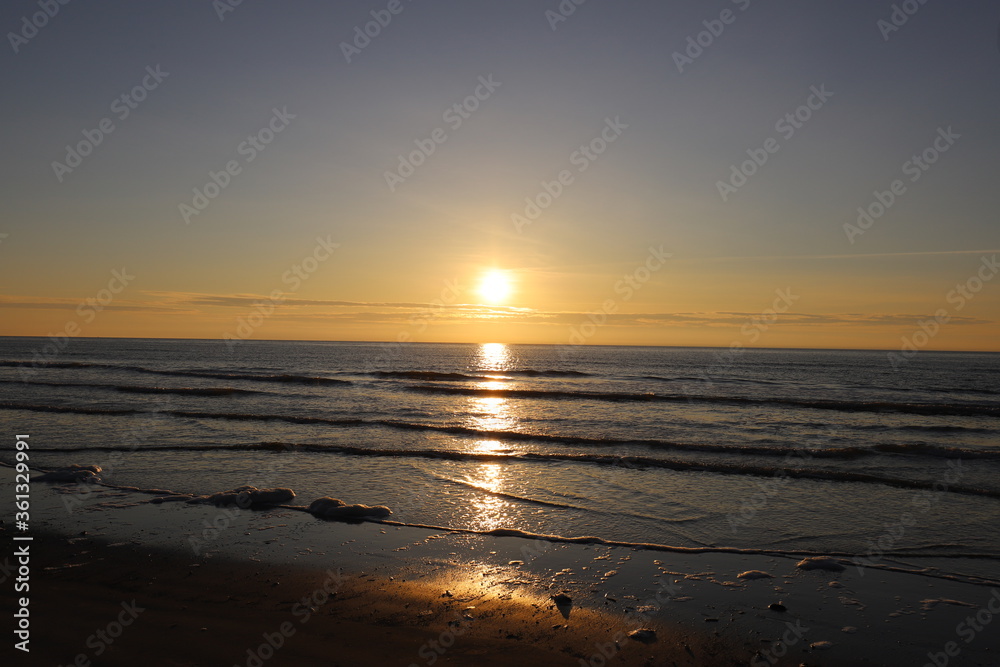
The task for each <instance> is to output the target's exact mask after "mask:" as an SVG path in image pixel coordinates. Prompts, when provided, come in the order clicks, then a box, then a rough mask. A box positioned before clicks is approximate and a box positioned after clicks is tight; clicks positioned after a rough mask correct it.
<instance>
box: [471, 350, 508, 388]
mask: <svg viewBox="0 0 1000 667" xmlns="http://www.w3.org/2000/svg"><path fill="white" fill-rule="evenodd" d="M513 362H514V359H513V356H512V355H511V353H510V350H509V349H508V348H507V346H506V345H504V344H503V343H483V344H482V345H480V346H479V350H478V356H477V358H476V367H477V370H481V371H501V372H502V371H507V370H511V368H512V366H513ZM486 388H487V389H500V387H499V386H489V387H486Z"/></svg>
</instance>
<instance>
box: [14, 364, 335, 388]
mask: <svg viewBox="0 0 1000 667" xmlns="http://www.w3.org/2000/svg"><path fill="white" fill-rule="evenodd" d="M0 366H6V367H23V368H28V369H32V368H104V369H110V370H117V371H130V372H133V373H150V374H153V375H170V376H176V377H197V378H209V379H213V380H237V381H239V380H246V381H250V382H280V383H285V384H311V385H346V384H352V383H351V381H350V380H340V379H336V378H330V377H318V376H313V375H295V374H288V373H278V374H261V373H232V372H227V371H220V370H181V369H159V368H147V367H145V366H128V365H122V364H102V363H94V362H87V361H54V362H48V363H45V364H31V363H27V362H18V361H0Z"/></svg>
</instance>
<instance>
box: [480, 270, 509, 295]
mask: <svg viewBox="0 0 1000 667" xmlns="http://www.w3.org/2000/svg"><path fill="white" fill-rule="evenodd" d="M510 292H511V285H510V277H509V276H508V275H507V273H506V272H505V271H499V270H497V269H494V270H492V271H489V272H488V273H486V274H485V275H484V276H483V279H482V282H480V283H479V296H481V297H482V298H483V301H485V302H486V303H489V304H498V303H503V302H504V301H506V300H507V297H508V296H510Z"/></svg>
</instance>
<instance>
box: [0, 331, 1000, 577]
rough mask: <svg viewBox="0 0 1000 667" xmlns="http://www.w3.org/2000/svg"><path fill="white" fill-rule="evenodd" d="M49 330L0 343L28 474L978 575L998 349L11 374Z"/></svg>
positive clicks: (220, 359) (410, 349) (473, 526)
mask: <svg viewBox="0 0 1000 667" xmlns="http://www.w3.org/2000/svg"><path fill="white" fill-rule="evenodd" d="M45 343H46V340H45V339H39V338H3V339H0V421H2V422H3V430H4V431H5V432H6V433H8V434H9V437H8V441H9V442H11V443H12V442H13V435H14V434H15V433H16V434H23V433H28V434H30V435H31V457H32V458H31V461H32V464H33V465H35V466H40V467H43V468H45V467H59V466H65V465H68V464H72V463H78V464H82V465H100V466H102V467H103V468H104V474H103V477H104V480H105V481H106V482H109V483H112V484H116V485H123V486H134V487H140V488H144V489H154V488H155V489H168V490H171V491H177V492H185V493H197V494H207V493H214V492H217V491H224V490H228V489H232V488H235V487H237V486H240V485H245V484H250V485H253V486H257V487H262V488H263V487H289V488H292V489H294V491H295V492H296V494H297V498H296V502H297V503H298V502H301V503H302V504H308V503H309V502H310V501H311V500H313V499H315V498H319V497H322V496H334V497H337V498H340V499H343V500H345V501H346V502H348V503H365V504H370V505H386V506H388V507H390V508H391V509H392V512H393V515H392V517H391V519H393V520H395V521H399V522H402V523H406V524H412V525H432V526H440V527H451V528H461V529H467V530H474V531H483V532H487V531H497V532H498V533H499V532H502V531H522V532H523V533H524V534H540V535H558V536H565V537H578V536H595V537H598V538H601V539H603V540H608V541H615V542H617V543H625V544H631V545H635V546H636V547H637V548H642V545H668V546H674V547H690V548H706V549H714V548H723V549H732V550H744V551H747V552H754V551H762V552H770V553H788V554H794V553H820V554H831V555H833V554H839V555H842V556H849V557H852V558H855V559H856V560H858V561H859V562H862V563H864V562H876V561H877V562H883V563H890V564H905V565H907V566H909V567H913V566H919V567H929V568H934V571H935V572H940V573H944V574H946V575H947V574H962V575H971V576H980V577H988V578H992V579H997V578H1000V566H998V560H1000V400H998V398H1000V381H998V380H1000V354H991V353H937V352H920V353H918V354H916V355H913V356H912V357H911V358H909V359H908V360H907V362H906V363H905V364H902V365H899V366H898V367H897V368H894V367H893V365H892V364H891V363H890V362H889V360H888V358H887V355H886V353H885V352H878V351H846V350H744V351H741V352H731V351H729V350H719V349H709V348H666V347H599V346H595V347H557V346H543V345H503V344H496V343H493V344H481V345H475V344H461V345H460V344H418V343H414V344H407V345H391V344H385V343H363V342H267V341H245V342H243V343H240V344H238V345H235V346H232V345H227V344H226V343H224V342H222V341H194V340H134V339H75V340H72V341H70V343H69V345H68V346H67V347H66V349H65V350H64V351H62V352H61V353H59V354H58V355H57V356H54V357H53V358H51V359H49V360H48V361H47V362H46V363H44V364H41V363H33V362H32V359H33V358H35V359H36V360H37V357H36V356H35V353H36V352H37V351H39V350H41V349H42V347H43V345H45ZM0 459H2V460H3V461H6V462H7V463H11V462H13V451H12V448H10V447H5V448H3V450H2V452H0Z"/></svg>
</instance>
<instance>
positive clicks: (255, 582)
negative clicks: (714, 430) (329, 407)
mask: <svg viewBox="0 0 1000 667" xmlns="http://www.w3.org/2000/svg"><path fill="white" fill-rule="evenodd" d="M0 487H4V492H6V491H7V489H8V487H9V485H7V484H6V483H4V484H0ZM75 491H76V489H74V488H72V486H65V485H58V484H57V485H51V486H50V485H49V484H45V483H38V484H34V485H33V495H32V516H33V526H35V530H36V532H35V533H34V535H35V536H36V538H35V539H36V541H35V542H33V547H32V548H33V551H32V553H33V559H32V571H33V575H32V582H31V583H32V586H33V588H32V605H33V607H32V614H33V616H32V619H33V624H34V627H35V628H36V631H35V632H34V633H33V635H32V638H33V639H34V640H35V642H36V643H33V646H34V647H37V648H36V650H37V653H36V656H33V659H32V662H34V658H35V657H37V655H42V656H44V658H45V659H46V660H47V661H50V662H53V661H54V663H55V664H60V665H68V664H73V663H74V661H75V660H76V656H77V655H80V654H84V655H85V657H84V659H82V660H83V662H81V664H86V660H88V659H89V660H92V659H93V658H95V657H97V656H95V655H94V652H95V651H96V649H95V648H93V646H90V647H88V638H90V637H91V635H93V634H94V633H95V632H96V631H97V630H98V629H100V628H103V627H106V626H107V625H108V624H109V623H111V622H114V619H115V618H116V617H117V615H119V614H124V613H126V609H125V607H122V604H123V603H124V604H125V605H128V604H130V603H131V600H132V599H135V600H136V605H138V606H139V607H142V608H144V609H146V610H147V611H145V612H143V613H142V614H141V619H136V621H135V623H134V625H130V626H129V627H128V629H127V631H125V632H123V633H122V635H121V639H120V640H116V641H115V642H114V643H113V644H109V645H108V647H107V648H106V650H105V651H103V652H102V655H101V656H100V659H99V661H98V662H93V663H92V664H102V665H103V664H111V665H115V664H122V665H126V664H129V665H134V664H136V662H137V661H138V660H140V659H142V660H143V661H144V662H147V663H149V662H150V660H149V659H148V658H147V657H146V656H148V655H151V654H152V655H155V656H157V658H156V659H157V660H161V662H159V663H157V662H155V661H154V662H152V664H164V665H194V664H220V665H240V666H244V667H262V666H263V665H282V664H289V665H308V664H341V665H369V664H399V665H404V666H406V667H410V666H412V665H417V666H418V667H420V666H423V665H432V664H439V665H448V664H455V665H466V664H467V665H494V664H496V665H501V664H504V665H507V664H512V663H513V664H516V663H522V664H524V665H535V664H546V665H564V664H565V665H581V664H584V665H588V664H589V665H594V666H595V667H596V666H597V665H602V664H621V665H633V664H634V665H660V664H663V665H673V664H677V665H704V664H713V665H714V664H718V665H754V666H756V665H772V664H775V665H785V664H791V665H799V664H806V665H842V664H843V665H846V664H851V665H884V664H914V665H922V664H924V663H926V662H928V660H929V658H928V654H936V653H938V652H940V651H943V650H944V647H946V646H948V642H955V643H956V647H958V648H960V650H961V655H962V661H961V664H972V665H997V664H1000V637H997V636H991V634H990V633H988V632H982V633H977V634H976V636H974V637H973V639H974V641H973V642H969V643H968V645H966V644H965V642H964V641H963V639H964V637H962V636H960V635H959V634H957V631H956V628H957V627H958V625H959V624H960V623H962V622H963V620H964V619H966V618H968V617H969V615H970V614H972V615H973V616H975V614H976V613H977V612H978V611H979V610H980V609H986V608H987V605H988V604H989V603H990V601H991V600H992V599H994V597H995V599H996V600H997V606H998V609H1000V588H995V587H990V586H983V585H977V584H972V583H963V582H956V581H950V580H941V579H932V578H929V577H924V576H919V575H917V574H913V573H904V572H897V571H891V570H884V569H871V568H869V569H867V570H861V569H857V570H856V569H855V568H854V567H848V568H847V569H844V570H842V571H828V570H824V569H822V568H820V569H812V570H805V569H801V568H797V567H796V561H795V560H794V559H789V558H787V557H779V556H769V555H761V554H733V553H673V552H662V551H649V550H643V549H640V548H635V547H624V546H610V545H601V544H579V543H565V542H547V541H545V540H531V539H525V538H523V537H518V536H495V535H483V534H470V533H463V532H454V531H447V530H431V529H425V528H416V527H403V526H394V525H391V524H386V523H379V522H362V523H342V522H336V521H326V520H320V519H316V518H314V517H312V516H311V515H309V514H307V513H305V512H302V511H292V510H291V509H289V508H281V507H276V508H272V509H264V510H243V511H233V510H231V509H226V508H220V507H216V506H212V505H189V504H186V503H181V502H168V503H162V504H153V503H149V502H148V501H149V496H148V495H145V494H137V493H132V492H128V491H122V490H119V489H109V488H103V487H99V488H95V490H94V493H93V495H92V496H90V497H88V498H87V499H86V500H85V501H83V502H82V503H80V504H79V505H76V504H73V505H72V506H73V508H74V511H73V512H68V511H67V505H66V504H65V500H66V494H68V493H69V494H72V493H74V492H75ZM73 497H74V498H75V497H76V496H73ZM220 518H224V520H223V521H220ZM40 526H41V527H42V528H39V527H40ZM212 526H214V528H207V527H212ZM208 531H216V534H214V535H213V534H212V533H211V532H208ZM10 533H11V526H10V525H9V524H6V523H5V524H4V525H3V527H2V530H0V534H3V536H4V537H5V538H7V539H9V537H10ZM199 535H200V536H201V538H208V537H211V538H212V539H210V540H207V541H204V540H203V542H202V544H201V545H200V546H199V547H198V548H194V543H193V542H192V541H191V540H192V539H197V538H196V536H199ZM747 571H758V572H763V573H764V575H761V576H760V578H754V576H755V575H751V576H749V577H748V576H744V577H743V578H741V577H740V574H741V573H744V572H747ZM337 572H339V573H341V574H340V575H339V578H338V576H332V575H331V573H337ZM328 582H329V583H328ZM325 589H330V590H329V591H326V590H325ZM334 589H335V590H334ZM2 590H3V592H2V593H0V598H3V599H4V600H5V604H6V601H7V600H8V599H10V598H12V597H13V593H12V590H11V587H10V586H9V585H6V586H4V587H3V589H2ZM317 591H318V593H317ZM334 592H335V593H336V595H333V593H334ZM324 593H327V595H324ZM314 594H316V595H317V596H318V597H315V598H312V602H311V603H308V604H306V602H308V601H309V600H310V598H311V596H313V595H314ZM559 594H564V595H568V596H569V597H571V598H572V603H571V604H570V605H558V606H557V605H556V604H555V603H554V602H553V600H552V597H553V596H556V595H559ZM327 596H328V597H329V599H325V598H326V597H327ZM991 596H993V597H991ZM775 603H779V604H781V605H782V607H783V608H778V609H774V608H771V605H773V604H775ZM10 604H11V605H12V606H13V600H11V602H10ZM311 607H315V609H310V608H311ZM81 612H82V613H81ZM304 619H305V620H307V622H300V621H302V620H304ZM140 620H141V622H140ZM286 624H287V625H286ZM141 628H145V629H141ZM202 628H205V629H204V630H202ZM641 629H651V630H654V631H655V633H656V634H655V641H651V642H650V643H644V642H643V641H640V640H639V639H629V638H627V636H628V634H629V633H631V632H633V631H636V630H641ZM275 632H278V633H279V634H278V635H275V634H274V633H275ZM269 633H270V634H269ZM267 636H270V637H272V639H274V641H272V642H271V644H276V645H280V648H279V649H278V650H274V649H273V647H272V648H271V649H268V648H267V647H266V646H265V648H264V649H262V651H263V653H273V655H271V657H269V658H267V659H266V660H265V659H261V660H260V664H257V662H256V661H255V660H254V659H253V656H254V653H253V651H256V650H257V649H258V648H260V646H261V644H262V642H265V641H266V638H267ZM642 638H644V637H640V639H642ZM133 642H134V644H133ZM431 642H436V643H434V644H432V643H431ZM91 643H92V644H96V645H98V646H99V645H100V640H99V638H98V639H94V640H92V641H91ZM445 644H447V646H445ZM133 647H134V648H133ZM236 649H239V651H236ZM36 650H33V651H32V652H36ZM150 651H153V652H152V653H151V652H150ZM247 651H251V653H247ZM331 651H332V652H333V653H331ZM333 654H335V655H336V656H337V657H331V655H333ZM942 655H944V654H942ZM257 657H258V658H260V657H261V656H260V655H258V656H257ZM331 661H333V662H332V663H331ZM581 661H582V662H581Z"/></svg>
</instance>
